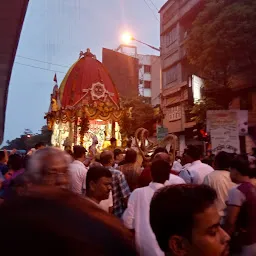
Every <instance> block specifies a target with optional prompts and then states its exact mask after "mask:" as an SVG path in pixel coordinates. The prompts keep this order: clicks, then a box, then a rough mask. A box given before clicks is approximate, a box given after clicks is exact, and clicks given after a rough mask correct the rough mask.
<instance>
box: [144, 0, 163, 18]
mask: <svg viewBox="0 0 256 256" xmlns="http://www.w3.org/2000/svg"><path fill="white" fill-rule="evenodd" d="M143 1H144V2H145V4H146V5H147V7H148V8H149V9H150V10H151V12H152V14H153V15H154V17H155V18H156V20H157V21H159V22H160V20H159V18H158V17H157V16H156V14H155V11H154V10H153V9H152V8H151V7H150V5H149V4H148V2H147V1H146V0H143Z"/></svg>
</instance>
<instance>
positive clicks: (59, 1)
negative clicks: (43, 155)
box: [4, 0, 167, 143]
mask: <svg viewBox="0 0 256 256" xmlns="http://www.w3.org/2000/svg"><path fill="white" fill-rule="evenodd" d="M145 1H146V2H147V3H148V5H149V6H150V8H151V9H150V8H149V7H148V6H147V5H146V3H145ZM166 1H167V0H93V1H92V0H30V1H29V6H28V10H27V14H26V18H25V22H24V25H23V30H22V33H21V38H20V42H19V47H18V50H17V54H16V59H15V64H14V67H13V70H12V77H11V81H10V86H9V94H8V104H7V111H6V123H5V139H4V143H5V142H6V140H8V139H9V140H12V139H14V138H16V137H18V136H19V135H21V134H22V133H23V131H24V130H25V129H26V128H28V129H31V130H32V132H34V133H38V132H39V130H40V129H41V127H42V126H43V125H45V124H46V122H45V120H44V113H45V112H47V111H48V108H49V104H50V94H51V92H52V89H53V86H54V82H53V77H54V74H55V71H59V72H56V73H57V78H58V84H60V83H61V81H62V79H63V77H64V75H65V73H66V72H67V70H68V68H66V67H63V66H67V67H69V66H71V65H72V64H73V63H74V62H75V61H76V60H77V59H78V56H79V52H80V51H81V50H83V51H85V50H86V48H90V49H91V51H92V53H94V54H96V56H97V59H99V60H100V61H101V52H102V47H106V48H109V49H115V48H117V47H118V45H119V44H120V36H121V34H122V33H123V32H124V31H129V32H131V33H132V34H133V35H134V37H135V38H137V39H139V40H142V41H144V42H147V43H149V44H151V45H154V46H157V47H159V45H160V23H159V21H158V20H157V18H158V19H159V14H158V12H157V9H160V7H161V6H162V5H163V4H164V3H165V2H166ZM152 3H153V4H154V5H155V6H154V5H153V4H152ZM156 17H157V18H156ZM137 46H138V53H142V54H158V53H157V52H155V51H154V50H152V49H150V48H148V47H144V46H141V45H137ZM24 57H25V58H24ZM27 58H30V59H27ZM31 59H36V60H39V61H43V62H49V63H53V64H59V65H62V66H57V65H52V64H46V63H42V62H38V61H34V60H31ZM21 64H26V65H30V66H34V67H40V68H43V69H47V70H43V69H38V68H34V67H29V66H24V65H21ZM50 70H53V71H50Z"/></svg>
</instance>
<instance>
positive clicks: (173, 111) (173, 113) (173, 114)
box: [168, 106, 181, 122]
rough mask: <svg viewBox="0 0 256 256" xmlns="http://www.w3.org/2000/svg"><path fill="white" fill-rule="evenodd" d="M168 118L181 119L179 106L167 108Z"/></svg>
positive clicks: (170, 120)
mask: <svg viewBox="0 0 256 256" xmlns="http://www.w3.org/2000/svg"><path fill="white" fill-rule="evenodd" d="M168 117H169V118H168V119H169V122H172V121H176V120H179V119H181V109H180V106H175V107H171V108H169V109H168Z"/></svg>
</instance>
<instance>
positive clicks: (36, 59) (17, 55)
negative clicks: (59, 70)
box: [16, 55, 69, 68]
mask: <svg viewBox="0 0 256 256" xmlns="http://www.w3.org/2000/svg"><path fill="white" fill-rule="evenodd" d="M16 56H17V57H19V58H23V59H27V60H33V61H37V62H41V63H45V64H50V65H53V66H59V67H63V68H69V67H68V66H64V65H61V64H55V63H51V62H47V61H42V60H38V59H33V58H28V57H24V56H21V55H16Z"/></svg>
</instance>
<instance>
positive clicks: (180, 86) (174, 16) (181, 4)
mask: <svg viewBox="0 0 256 256" xmlns="http://www.w3.org/2000/svg"><path fill="white" fill-rule="evenodd" d="M202 2H203V1H202V0H179V1H178V0H169V1H167V2H166V3H165V4H164V5H163V6H162V8H161V9H160V23H161V25H160V26H161V28H160V42H161V66H162V97H161V107H162V109H163V112H164V115H165V118H164V122H163V124H164V126H165V127H166V128H168V131H169V132H170V133H175V134H176V135H178V137H179V142H180V153H181V152H183V150H184V147H185V144H187V143H189V142H190V141H188V140H189V138H186V137H185V135H186V129H192V128H193V126H194V125H195V123H193V122H191V121H190V110H189V109H190V103H191V102H190V100H191V99H190V94H191V91H192V88H191V87H190V86H191V83H190V82H189V80H190V79H189V77H191V76H192V75H193V67H192V66H190V65H189V63H188V61H187V59H186V51H185V47H184V43H185V39H186V37H187V36H188V33H189V30H190V29H191V26H192V23H193V21H194V20H195V18H196V16H197V14H198V13H199V12H200V10H201V9H202V7H203V3H202ZM191 142H193V141H191Z"/></svg>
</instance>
